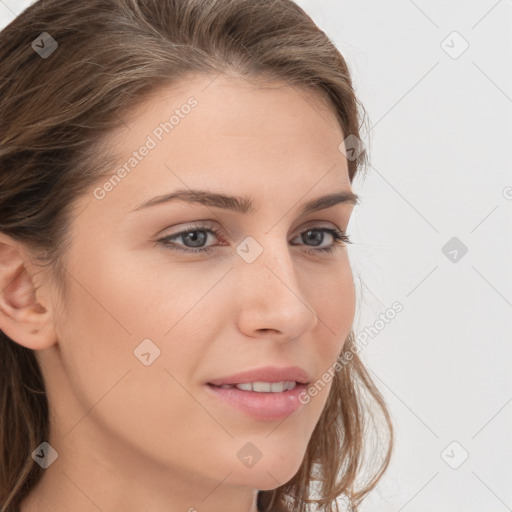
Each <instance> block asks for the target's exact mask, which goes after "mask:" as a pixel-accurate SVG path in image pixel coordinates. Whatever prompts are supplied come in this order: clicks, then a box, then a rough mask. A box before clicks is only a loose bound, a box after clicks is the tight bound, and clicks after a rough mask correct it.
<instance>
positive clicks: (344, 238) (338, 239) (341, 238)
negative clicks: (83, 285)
mask: <svg viewBox="0 0 512 512" xmlns="http://www.w3.org/2000/svg"><path fill="white" fill-rule="evenodd" d="M196 231H205V232H208V233H212V234H214V235H215V236H216V237H217V238H220V237H221V234H222V233H221V231H220V230H218V229H216V228H215V227H213V226H210V225H208V224H201V225H196V226H187V227H186V228H185V229H184V230H182V231H180V232H179V233H175V234H173V235H168V236H165V237H163V238H160V239H158V240H157V243H158V245H160V246H163V247H165V248H167V249H171V250H177V251H181V252H187V253H196V254H197V253H211V252H213V251H215V247H197V248H190V247H187V248H183V247H180V246H177V245H176V244H174V243H171V242H170V241H171V240H174V239H176V238H179V237H180V236H182V235H186V234H188V233H190V232H196ZM308 231H326V232H328V233H329V234H330V235H332V237H333V238H334V242H333V245H331V246H329V247H322V248H320V249H306V252H308V253H312V254H315V253H323V254H331V253H333V252H335V251H336V250H337V249H339V248H340V247H341V246H343V244H344V243H345V244H351V243H352V241H351V240H350V238H349V237H348V235H347V234H346V233H345V232H344V231H340V230H339V229H337V228H326V227H312V228H308V229H306V230H305V231H302V232H301V233H300V234H299V236H300V235H302V234H304V233H306V232H308Z"/></svg>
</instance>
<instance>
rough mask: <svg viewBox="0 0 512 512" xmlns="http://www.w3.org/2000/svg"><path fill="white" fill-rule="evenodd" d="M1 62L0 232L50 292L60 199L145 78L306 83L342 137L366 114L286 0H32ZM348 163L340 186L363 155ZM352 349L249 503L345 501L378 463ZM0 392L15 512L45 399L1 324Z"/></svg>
mask: <svg viewBox="0 0 512 512" xmlns="http://www.w3.org/2000/svg"><path fill="white" fill-rule="evenodd" d="M43 32H48V33H49V34H50V36H51V37H52V38H53V39H55V40H56V41H57V43H58V48H57V49H56V50H55V51H54V53H53V54H51V55H49V56H47V58H42V56H41V55H38V53H37V52H36V51H35V48H34V47H33V46H32V42H33V41H35V40H36V38H38V37H39V36H40V34H41V33H43ZM40 46H42V45H40ZM0 63H1V66H2V70H3V77H2V78H0V123H1V131H0V187H1V189H0V231H1V232H4V233H6V234H8V235H10V236H11V237H13V238H14V239H16V240H18V241H20V242H22V243H24V244H26V246H27V247H28V248H29V249H30V250H31V253H32V254H33V255H34V258H35V259H36V260H37V261H39V262H40V264H41V265H47V266H49V267H50V268H51V270H52V272H53V275H54V276H56V279H57V282H58V283H59V284H60V285H61V286H62V289H64V287H63V285H64V282H65V279H64V277H65V276H64V272H63V261H64V259H63V258H64V255H65V254H66V249H67V248H68V245H67V244H66V242H67V241H68V238H67V235H68V233H69V227H70V225H71V222H72V218H73V216H72V213H73V201H74V200H75V199H76V198H78V197H79V196H80V195H81V194H83V193H85V192H86V191H88V190H89V187H90V186H91V185H92V184H93V183H94V182H95V181H96V179H97V177H98V176H99V175H100V174H101V173H103V172H105V171H106V170H108V169H109V168H110V169H111V168H112V167H111V166H112V164H113V162H112V161H111V160H109V155H108V154H107V152H106V151H98V148H101V140H102V137H103V136H104V135H105V134H106V133H108V132H110V130H112V129H115V128H116V127H118V126H119V124H120V122H121V119H122V116H123V115H124V114H126V112H127V111H129V110H130V109H131V108H134V107H135V106H136V105H137V104H138V103H139V102H141V101H143V100H144V98H145V97H147V93H149V92H151V91H153V90H155V89H156V88H157V87H159V86H163V85H171V84H173V83H176V82H178V81H179V80H183V79H186V78H187V76H192V75H195V74H199V73H201V74H209V75H213V74H218V73H228V72H235V73H237V74H238V75H239V76H243V77H255V78H258V77H259V78H266V79H269V80H271V79H277V80H281V81H286V82H287V83H288V84H290V85H291V86H294V87H295V86H297V87H303V88H312V89H313V90H316V91H318V92H319V93H321V94H322V95H323V97H324V98H328V99H329V101H330V103H331V105H332V106H333V108H334V111H335V113H336V116H337V119H338V121H339V123H340V126H341V128H342V130H343V133H344V135H345V137H346V136H348V135H349V134H350V135H353V136H355V137H358V138H359V136H360V135H359V134H360V128H361V126H362V125H363V122H361V123H360V121H361V114H363V115H365V111H364V108H363V107H362V105H361V104H360V102H359V100H358V99H357V97H356V96H355V93H354V90H353V86H352V81H351V77H350V73H349V70H348V67H347V64H346V62H345V60H344V58H343V57H342V55H341V54H340V52H339V51H338V50H337V49H336V47H335V46H334V45H333V44H332V42H331V41H330V40H329V38H328V37H327V36H326V35H325V33H324V32H323V31H321V30H320V29H319V28H318V27H317V26H316V25H315V23H314V22H313V21H312V20H311V18H310V17H309V16H308V15H307V14H306V13H305V12H304V11H303V10H302V9H301V8H300V7H298V6H297V5H296V4H295V3H293V2H292V1H291V0H258V1H254V0H88V1H87V2H77V1H76V0H39V1H37V2H35V3H34V4H32V5H31V6H30V7H28V8H27V9H26V10H25V11H24V12H23V13H21V15H19V16H18V17H17V18H16V19H15V20H14V21H13V22H12V23H10V24H9V25H8V26H7V27H6V28H4V29H3V30H2V32H1V33H0ZM340 142H341V141H340ZM347 163H348V168H349V177H350V181H351V182H352V180H353V179H354V177H355V175H356V173H357V172H360V171H359V170H360V169H364V165H365V163H366V152H363V153H361V154H360V155H359V156H358V157H357V158H356V159H347ZM356 348H357V347H356V346H355V336H354V334H353V331H351V333H350V335H349V336H348V338H347V340H346V343H345V345H344V347H343V352H342V354H341V358H343V357H344V355H346V354H348V353H349V352H350V351H351V352H352V358H351V360H350V362H349V363H348V364H343V365H341V369H340V370H339V371H336V373H334V375H333V379H332V381H333V382H332V388H331V390H330V395H329V397H328V401H327V403H326V406H325V408H324V410H323V412H322V414H321V417H320V419H319V421H318V423H317V425H316V427H315V430H314V432H313V435H312V437H311V439H310V442H309V444H308V447H307V452H306V455H305V458H304V460H303V462H302V465H301V467H300V469H299V471H298V472H297V473H296V474H295V476H294V477H293V478H292V479H291V480H290V481H289V482H287V483H286V484H284V485H282V486H280V487H278V488H276V489H274V490H272V491H260V493H259V494H258V508H259V510H262V511H263V510H265V511H271V510H282V511H292V510H293V511H295V512H305V511H307V510H310V506H309V505H308V504H316V505H317V510H323V511H333V510H339V509H338V505H337V502H336V500H337V498H338V499H339V498H341V497H345V498H346V499H347V500H348V501H349V503H350V506H351V507H352V510H357V506H358V504H359V503H360V502H361V501H362V500H363V499H364V497H365V496H366V495H367V494H368V492H370V491H371V490H372V489H373V488H374V487H375V485H376V484H377V482H378V480H379V479H380V477H381V476H382V474H383V472H384V471H385V469H386V468H387V466H388V464H389V460H390V456H391V451H392V446H393V429H392V423H391V420H390V416H389V413H388V411H387V409H386V405H385V403H384V400H383V398H382V396H381V394H380V393H379V391H378V390H377V388H376V387H375V385H374V383H373V382H372V380H371V378H370V376H369V374H368V373H367V371H366V370H365V368H364V366H363V364H362V362H361V360H360V358H359V356H358V354H357V350H356ZM0 393H1V395H0V422H1V429H0V507H1V509H2V510H3V511H4V512H17V510H18V508H19V506H20V503H21V501H22V500H23V499H24V497H26V496H27V495H28V494H29V493H30V492H31V489H33V487H34V486H35V484H36V483H37V482H38V481H39V479H40V478H41V476H42V473H43V470H42V469H41V468H40V467H39V465H37V464H36V463H35V462H34V461H33V460H32V457H31V452H32V451H33V450H34V449H35V448H36V447H37V446H38V445H39V444H40V443H41V442H43V441H45V440H47V439H48V434H49V415H48V402H47V398H46V394H45V385H44V379H43V376H42V374H41V371H40V368H39V366H38V363H37V360H36V358H35V356H34V352H33V351H32V350H30V349H27V348H25V347H23V346H21V345H19V344H18V343H16V342H15V341H14V340H11V339H10V338H8V337H7V336H6V335H5V334H4V333H3V332H2V331H0ZM375 405H376V406H377V408H375V407H374V406H375ZM377 409H378V410H379V411H380V412H381V413H382V416H383V418H384V420H385V427H386V432H388V433H389V438H388V442H387V443H386V446H387V449H386V450H384V452H383V455H382V457H381V458H380V460H379V464H378V467H377V468H376V469H375V468H374V469H373V470H372V471H371V472H370V473H369V475H370V476H369V477H368V478H367V479H366V480H365V481H364V482H362V483H361V484H359V483H358V482H357V479H358V478H359V477H360V476H361V474H363V467H364V464H363V462H365V457H368V456H369V458H370V459H373V462H374V463H375V460H376V454H377V447H375V446H371V447H369V446H368V445H366V444H365V439H366V437H365V436H366V434H367V430H368V428H369V426H370V424H373V425H375V424H374V423H373V422H372V421H370V420H372V419H373V418H374V416H373V413H374V412H376V411H377ZM368 450H370V453H369V455H368ZM365 454H366V455H365ZM373 466H374V464H372V468H373ZM318 483H319V484H320V485H317V484H318ZM315 494H316V496H315ZM334 507H336V508H334Z"/></svg>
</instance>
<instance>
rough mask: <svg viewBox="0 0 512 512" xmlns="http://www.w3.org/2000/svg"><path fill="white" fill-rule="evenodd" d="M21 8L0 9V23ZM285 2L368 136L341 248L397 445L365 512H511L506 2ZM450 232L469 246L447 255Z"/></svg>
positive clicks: (7, 1)
mask: <svg viewBox="0 0 512 512" xmlns="http://www.w3.org/2000/svg"><path fill="white" fill-rule="evenodd" d="M30 3H31V2H29V1H19V0H0V20H1V23H0V28H2V27H4V26H5V25H6V24H7V23H9V22H10V21H11V20H12V19H13V18H14V17H15V15H17V14H19V13H20V12H21V11H22V10H23V9H24V8H25V7H26V6H28V5H29V4H30ZM297 3H298V4H299V5H300V6H302V7H303V8H304V9H305V10H306V11H307V12H308V13H309V14H310V15H311V16H312V18H313V19H314V20H315V21H316V23H317V24H318V25H319V26H320V28H321V29H322V30H324V31H325V32H326V34H327V35H328V36H329V37H331V39H332V40H333V41H334V43H335V44H336V45H337V46H338V48H339V49H340V51H341V52H342V54H343V55H344V56H345V58H346V60H347V62H348V64H349V67H350V69H351V72H352V75H353V80H354V84H355V87H356V92H357V94H358V96H359V97H360V99H361V100H362V102H363V104H364V106H365V108H366V110H367V112H368V114H369V119H370V126H371V127H372V129H371V131H370V132H369V134H368V135H367V138H365V140H364V142H365V144H366V145H367V147H368V151H369V153H370V159H371V163H372V168H370V172H369V174H368V176H367V178H366V179H365V180H364V181H363V180H356V182H355V183H354V186H353V188H354V190H355V191H356V192H357V193H358V194H359V195H360V196H361V198H362V201H361V204H360V205H359V206H357V207H356V209H355V210H354V214H353V217H352V220H351V223H350V225H349V229H348V233H349V236H350V237H351V238H352V240H353V242H354V244H353V245H352V246H350V249H349V251H350V252H349V254H350V258H351V262H352V266H353V269H354V274H355V279H356V284H357V286H358V295H359V297H358V301H359V303H358V312H357V315H356V323H355V328H356V334H358V333H361V332H363V331H365V329H368V328H369V327H370V326H373V327H375V326H377V327H376V329H377V334H375V330H374V331H373V334H372V335H371V337H370V338H369V342H368V344H367V346H366V347H365V348H364V349H363V351H362V357H363V359H364V360H365V361H366V362H367V364H368V366H369V367H370V368H371V370H372V376H373V377H374V378H375V380H376V382H377V384H378V385H379V387H380V389H381V390H382V393H383V395H384V397H385V398H386V400H387V402H388V404H389V407H390V410H391V414H392V417H393V421H394V423H395V430H396V448H395V452H394V456H393V459H392V463H391V466H390V468H389V470H388V472H387V473H386V475H385V477H383V479H382V481H381V483H380V484H379V486H378V487H377V488H376V490H375V491H374V492H373V493H372V494H371V495H370V497H369V498H368V500H367V501H366V502H365V504H364V505H363V507H362V510H363V512H402V511H404V512H458V511H460V512H462V511H463V512H491V511H496V512H506V511H507V510H509V511H510V510H512V485H511V482H512V467H511V466H512V437H511V435H510V433H509V434H508V435H506V432H511V431H512V430H511V424H512V403H511V402H512V385H511V378H510V375H511V370H512V358H511V352H512V344H511V337H510V332H511V327H512V315H511V312H512V286H511V281H512V279H511V277H512V272H511V260H512V237H511V236H510V235H511V219H512V215H511V213H512V200H511V198H512V173H511V172H510V167H511V160H512V155H511V151H510V148H511V141H512V137H511V135H512V116H511V113H512V66H511V64H510V62H512V59H511V57H512V55H511V54H512V44H511V43H512V41H511V40H512V30H511V29H512V2H511V1H510V0H500V1H497V2H496V0H485V1H484V0H482V1H467V0H466V1H462V0H459V1H455V0H450V1H446V0H442V1H441V0H435V1H429V2H427V1H426V0H415V1H413V0H393V1H390V0H387V1H376V0H374V1H372V2H371V1H370V0H351V1H346V0H298V1H297ZM49 28H51V27H49ZM454 31H456V32H458V34H459V35H457V34H455V35H454V34H452V33H453V32H454ZM49 32H50V33H51V30H49ZM462 38H463V39H462ZM464 40H465V41H466V42H467V43H464ZM443 41H444V42H443ZM27 44H30V41H28V42H27ZM465 44H469V47H468V48H467V50H466V51H464V52H463V53H462V54H461V55H458V53H459V52H460V50H461V49H463V47H464V46H463V45H465ZM447 52H449V53H451V54H452V56H450V55H449V53H447ZM455 56H456V57H457V58H453V57H455ZM507 187H508V188H507ZM507 198H509V199H507ZM452 237H457V239H458V240H459V241H460V242H457V243H463V244H464V245H465V246H466V247H467V249H468V252H467V253H466V254H464V255H462V253H461V252H460V250H459V251H458V253H457V260H456V261H452V260H451V259H450V258H453V257H455V253H452V255H451V256H450V258H449V257H447V256H446V255H445V254H444V253H443V251H442V248H443V246H444V245H445V244H446V243H447V242H448V241H449V240H450V239H451V238H452ZM395 301H399V302H400V303H401V304H402V305H403V311H402V312H400V313H398V314H397V315H396V317H395V319H394V320H392V321H390V322H388V323H387V324H385V325H384V327H382V324H380V323H376V321H377V319H378V318H379V315H380V314H382V313H385V312H386V311H389V310H390V307H391V304H392V303H394V302H395ZM507 425H508V428H507ZM453 441H455V442H456V444H455V445H451V446H449V445H450V443H452V442H453ZM446 447H448V449H447V450H445V448H446ZM466 452H467V455H468V458H467V459H466V460H465V461H464V462H463V463H462V464H461V465H460V466H459V467H458V468H457V469H453V468H452V467H450V465H449V464H451V465H452V466H457V465H458V464H459V463H460V462H461V460H462V459H463V456H465V454H466ZM443 453H444V458H443V456H442V454H443Z"/></svg>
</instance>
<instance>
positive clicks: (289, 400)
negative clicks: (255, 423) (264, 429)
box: [205, 381, 307, 421]
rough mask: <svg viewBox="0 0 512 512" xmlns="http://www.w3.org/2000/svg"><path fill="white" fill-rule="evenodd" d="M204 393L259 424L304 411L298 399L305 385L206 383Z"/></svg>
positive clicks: (282, 383)
mask: <svg viewBox="0 0 512 512" xmlns="http://www.w3.org/2000/svg"><path fill="white" fill-rule="evenodd" d="M205 388H206V391H207V393H208V394H209V395H210V396H212V397H213V398H216V399H218V400H220V403H221V404H226V405H227V406H228V407H229V408H230V409H235V410H238V411H240V412H242V413H244V414H247V415H248V416H250V417H252V418H253V419H257V420H260V421H275V420H282V419H284V418H286V417H287V416H289V415H291V414H292V413H293V412H295V411H299V410H300V409H301V408H303V407H304V402H302V401H301V395H302V394H303V393H305V392H306V391H307V384H303V383H300V382H296V381H282V382H261V381H256V382H244V383H240V384H219V385H215V384H212V383H207V384H206V385H205Z"/></svg>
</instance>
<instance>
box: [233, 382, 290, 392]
mask: <svg viewBox="0 0 512 512" xmlns="http://www.w3.org/2000/svg"><path fill="white" fill-rule="evenodd" d="M295 386H296V383H295V382H294V381H286V382H247V383H244V384H236V385H235V387H236V388H238V389H241V390H242V391H256V392H257V393H282V392H283V391H287V390H290V389H293V388H294V387H295Z"/></svg>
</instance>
